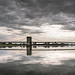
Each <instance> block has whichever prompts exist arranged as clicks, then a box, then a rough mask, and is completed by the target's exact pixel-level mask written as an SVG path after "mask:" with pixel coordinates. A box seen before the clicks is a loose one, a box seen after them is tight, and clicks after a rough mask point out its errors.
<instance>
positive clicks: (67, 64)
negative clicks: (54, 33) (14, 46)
mask: <svg viewBox="0 0 75 75" xmlns="http://www.w3.org/2000/svg"><path fill="white" fill-rule="evenodd" d="M18 48H19V47H18ZM50 48H54V47H50ZM59 48H61V49H62V48H63V47H59ZM65 48H67V47H64V48H63V49H65ZM68 48H69V49H71V48H73V49H74V47H68ZM34 49H39V50H35V51H32V55H31V56H27V55H26V50H18V51H17V50H11V49H10V50H0V75H75V50H63V51H61V50H59V51H58V50H57V51H49V50H48V51H46V49H47V48H43V47H40V48H38V47H37V48H34ZM41 49H45V51H43V50H42V51H40V50H41ZM48 49H49V48H48Z"/></svg>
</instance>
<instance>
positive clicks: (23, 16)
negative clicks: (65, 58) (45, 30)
mask: <svg viewBox="0 0 75 75" xmlns="http://www.w3.org/2000/svg"><path fill="white" fill-rule="evenodd" d="M74 7H75V1H74V0H0V27H8V28H9V29H10V28H12V29H14V30H15V29H16V30H21V32H22V33H28V32H29V33H41V32H42V31H41V30H39V31H38V29H36V30H35V31H33V30H31V29H29V28H26V29H23V28H22V26H30V27H31V26H36V27H39V28H40V26H41V25H42V24H45V23H48V24H49V25H54V24H55V25H62V26H63V28H62V29H66V30H72V31H75V25H74V24H75V9H74ZM8 31H9V30H8ZM10 31H11V30H10Z"/></svg>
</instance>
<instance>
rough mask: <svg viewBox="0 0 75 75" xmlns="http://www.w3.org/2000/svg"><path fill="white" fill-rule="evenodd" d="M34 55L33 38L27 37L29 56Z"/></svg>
mask: <svg viewBox="0 0 75 75" xmlns="http://www.w3.org/2000/svg"><path fill="white" fill-rule="evenodd" d="M31 54H32V37H27V55H31Z"/></svg>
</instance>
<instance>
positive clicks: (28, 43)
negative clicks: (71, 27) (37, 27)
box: [0, 37, 75, 55]
mask: <svg viewBox="0 0 75 75" xmlns="http://www.w3.org/2000/svg"><path fill="white" fill-rule="evenodd" d="M4 45H5V46H6V45H26V49H27V55H31V54H32V46H37V45H49V46H50V45H57V46H65V45H75V42H51V41H50V42H39V41H38V42H36V41H32V37H27V41H2V42H0V46H4Z"/></svg>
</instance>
